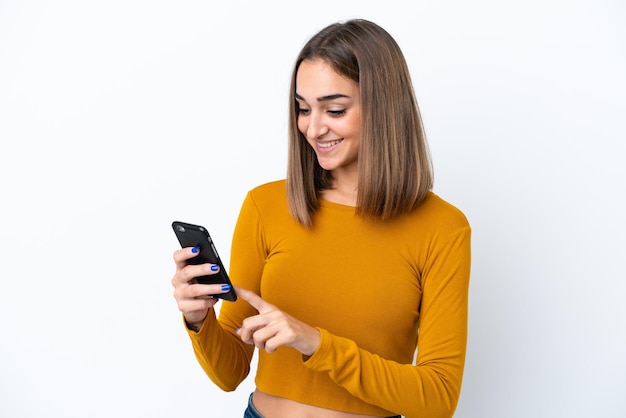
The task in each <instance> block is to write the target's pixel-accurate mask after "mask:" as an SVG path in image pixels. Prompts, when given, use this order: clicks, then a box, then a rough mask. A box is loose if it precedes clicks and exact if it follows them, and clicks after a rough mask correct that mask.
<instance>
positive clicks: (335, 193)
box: [172, 59, 371, 418]
mask: <svg viewBox="0 0 626 418" xmlns="http://www.w3.org/2000/svg"><path fill="white" fill-rule="evenodd" d="M296 86H297V88H296V100H297V101H298V104H299V107H300V113H299V116H298V129H299V130H300V132H302V134H304V136H305V137H306V140H307V142H308V143H309V145H311V147H312V148H313V149H314V150H315V152H316V154H317V157H318V161H319V163H320V165H321V166H322V167H323V168H324V169H326V170H329V171H332V173H333V180H334V184H333V188H332V189H329V190H325V191H324V192H323V193H322V198H323V199H325V200H327V201H331V202H334V203H339V204H343V205H348V206H356V186H357V156H358V150H359V143H360V117H361V113H360V96H359V86H358V84H356V83H355V82H353V81H352V80H349V79H347V78H345V77H343V76H342V75H340V74H338V73H337V72H336V71H335V70H334V69H333V68H332V67H331V66H330V65H328V64H327V63H326V62H325V61H323V60H319V59H317V60H305V61H303V62H302V64H301V65H300V67H299V69H298V73H297V75H296ZM195 255H196V254H194V253H193V252H192V249H191V248H183V249H180V250H178V251H176V252H175V253H174V261H175V263H176V273H175V275H174V277H173V278H172V285H173V286H174V298H175V299H176V302H177V304H178V308H179V310H180V311H181V312H182V313H183V315H184V317H185V321H186V322H187V326H188V327H189V328H190V329H192V330H195V331H198V330H199V329H200V327H201V326H202V323H203V322H204V319H205V318H206V316H207V314H208V312H209V310H210V309H211V308H213V306H214V305H215V303H216V302H217V301H218V300H219V299H217V298H210V297H209V295H215V294H219V293H226V291H224V290H222V289H221V287H222V285H220V284H211V285H205V284H198V283H196V282H195V279H194V278H195V277H198V276H202V275H205V274H215V272H214V271H211V265H210V264H204V265H188V264H187V260H188V259H189V258H191V257H194V256H195ZM235 291H236V292H237V295H238V297H240V298H241V299H243V300H245V301H246V302H248V303H249V304H250V305H251V306H252V307H254V308H255V309H256V310H257V311H258V314H257V315H254V316H251V317H249V318H246V319H245V320H244V321H243V323H242V324H241V328H240V329H239V330H237V334H238V335H239V336H240V338H241V339H242V340H243V341H244V342H246V343H248V344H253V345H255V346H256V347H257V348H258V349H259V350H265V351H267V352H268V353H273V352H274V351H276V349H277V348H278V347H280V346H287V347H292V348H293V349H295V350H298V351H299V352H300V353H302V354H303V355H304V356H310V355H312V354H313V353H315V351H316V350H317V348H318V347H319V344H320V334H319V331H318V330H317V328H315V327H312V326H310V325H308V324H305V323H304V322H302V321H299V320H298V319H296V318H294V317H292V316H291V315H289V314H288V313H286V312H284V311H282V310H280V309H279V308H277V307H276V306H274V305H272V304H270V303H268V302H266V301H265V300H263V299H262V298H261V297H260V296H258V295H256V294H255V293H253V292H251V291H249V290H247V289H243V288H240V287H237V286H235ZM253 402H254V405H255V407H256V409H257V410H259V412H260V413H261V414H262V415H263V416H264V417H265V418H292V417H294V416H297V417H300V418H365V417H371V416H370V415H360V414H352V413H347V412H341V411H335V410H330V409H324V408H319V407H316V406H312V405H306V404H302V403H299V402H295V401H292V400H290V399H285V398H280V397H277V396H273V395H269V394H266V393H263V392H261V391H259V390H258V389H257V390H256V391H255V392H254V397H253Z"/></svg>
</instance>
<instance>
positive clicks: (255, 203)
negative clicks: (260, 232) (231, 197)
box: [243, 180, 289, 219]
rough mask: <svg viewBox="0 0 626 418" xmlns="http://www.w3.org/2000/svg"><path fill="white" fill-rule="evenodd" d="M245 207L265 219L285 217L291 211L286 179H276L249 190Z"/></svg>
mask: <svg viewBox="0 0 626 418" xmlns="http://www.w3.org/2000/svg"><path fill="white" fill-rule="evenodd" d="M243 208H244V210H246V211H247V212H248V213H253V212H254V213H257V214H258V215H259V216H261V217H262V218H265V219H274V218H281V219H282V218H284V217H285V216H287V214H288V213H289V206H288V204H287V191H286V181H285V180H276V181H272V182H268V183H264V184H261V185H259V186H256V187H254V188H253V189H251V190H249V191H248V194H247V195H246V198H245V200H244V203H243ZM250 211H252V212H250Z"/></svg>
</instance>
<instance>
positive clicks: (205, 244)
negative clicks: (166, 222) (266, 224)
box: [172, 221, 237, 302]
mask: <svg viewBox="0 0 626 418" xmlns="http://www.w3.org/2000/svg"><path fill="white" fill-rule="evenodd" d="M172 228H173V229H174V233H175V234H176V238H178V242H179V243H180V246H181V248H185V247H198V248H199V249H200V254H198V255H197V256H195V257H193V258H190V259H189V260H187V263H189V264H194V265H195V264H204V263H212V264H217V265H218V266H219V267H220V270H219V271H218V272H217V273H216V274H208V275H206V276H201V277H196V280H197V281H198V283H202V284H218V283H228V284H229V285H230V290H229V291H228V292H227V293H219V294H216V295H212V296H215V297H218V298H221V299H224V300H228V301H231V302H234V301H235V300H237V294H236V293H235V288H234V287H233V284H232V283H231V281H230V277H228V273H227V272H226V269H225V268H224V266H223V265H222V260H221V259H220V256H219V254H218V253H217V249H216V248H215V244H214V243H213V240H212V239H211V235H209V231H207V229H206V228H204V227H203V226H200V225H194V224H189V223H185V222H179V221H174V222H172Z"/></svg>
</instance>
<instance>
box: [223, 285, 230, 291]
mask: <svg viewBox="0 0 626 418" xmlns="http://www.w3.org/2000/svg"><path fill="white" fill-rule="evenodd" d="M222 290H230V285H229V284H223V285H222Z"/></svg>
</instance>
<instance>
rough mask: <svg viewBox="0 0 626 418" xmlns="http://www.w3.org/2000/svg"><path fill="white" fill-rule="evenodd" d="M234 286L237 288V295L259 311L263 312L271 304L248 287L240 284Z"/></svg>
mask: <svg viewBox="0 0 626 418" xmlns="http://www.w3.org/2000/svg"><path fill="white" fill-rule="evenodd" d="M234 288H235V292H236V293H237V295H239V296H240V297H241V299H243V300H245V301H246V302H248V303H249V304H250V306H252V307H253V308H254V309H256V310H257V311H259V313H263V310H264V309H266V308H267V307H268V305H269V304H268V303H267V302H265V301H264V300H263V299H262V298H261V296H259V295H257V294H256V293H254V292H252V291H250V290H248V289H244V288H242V287H239V286H234Z"/></svg>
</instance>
